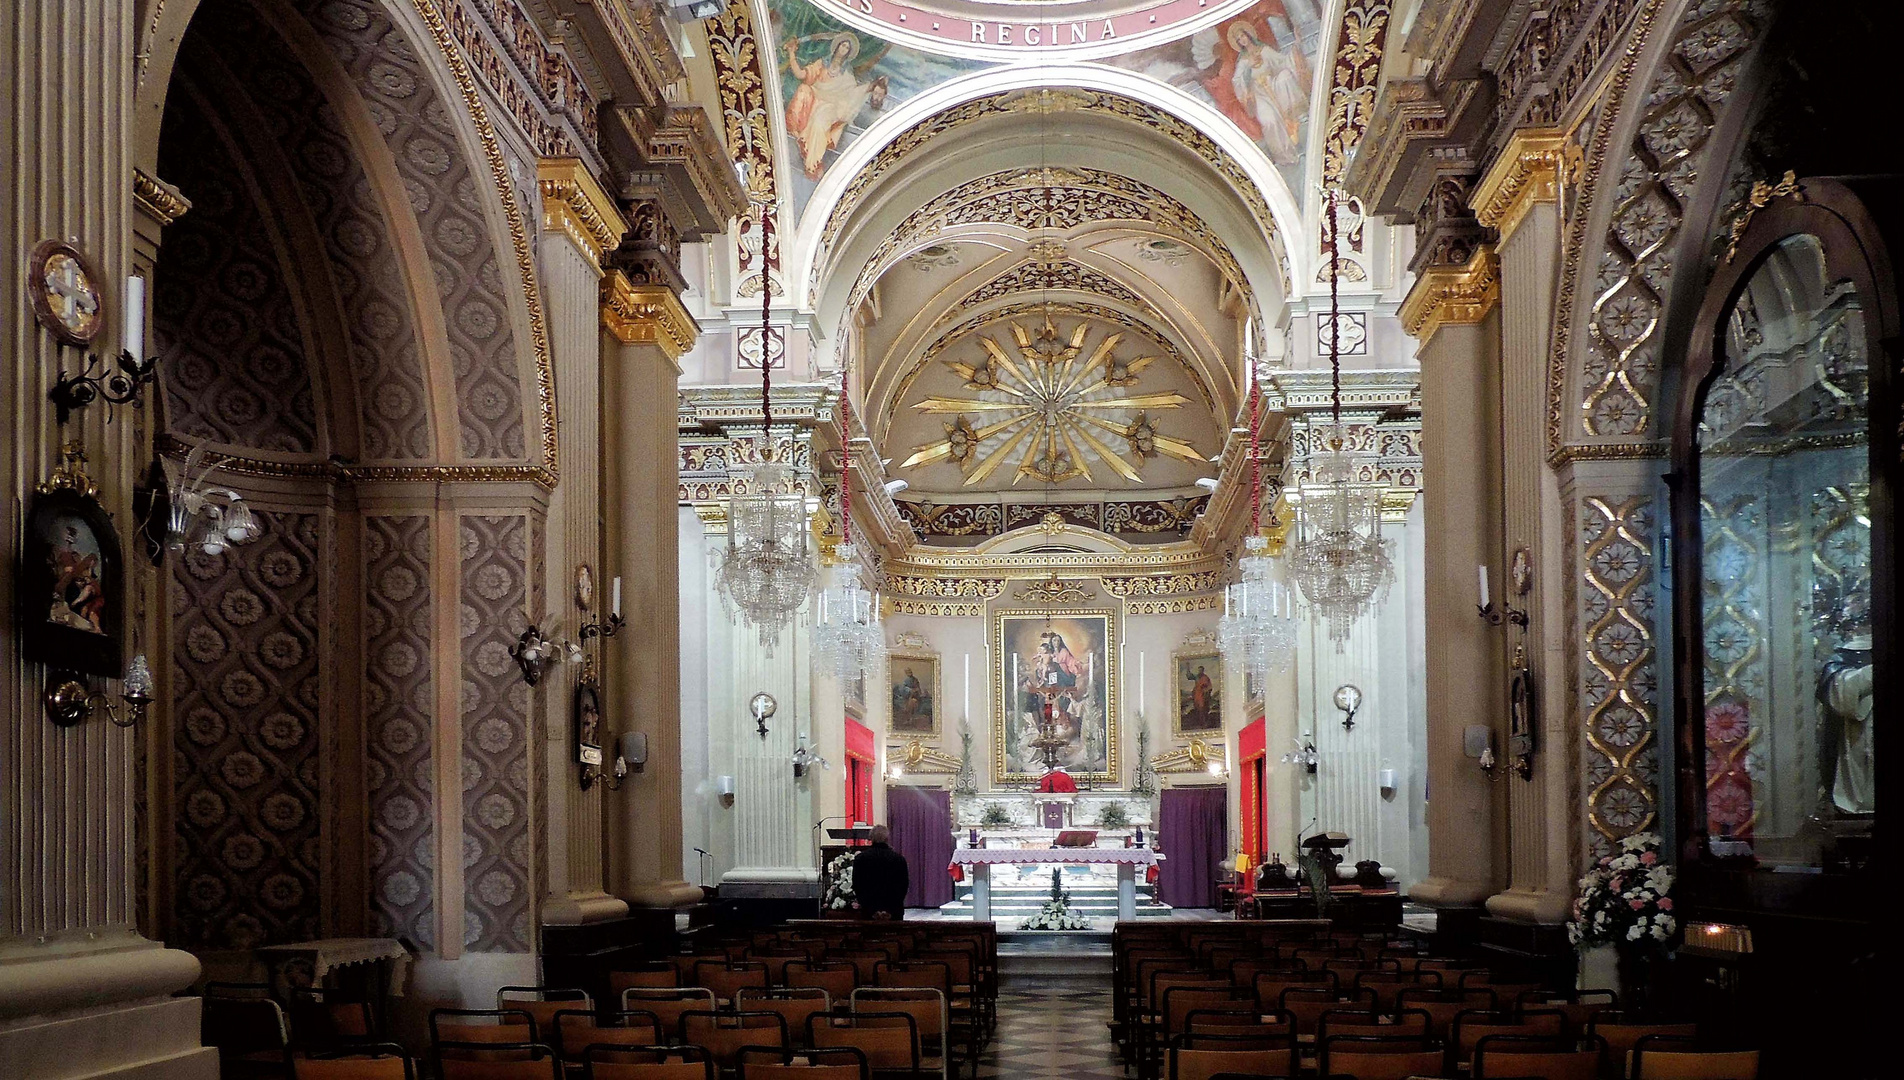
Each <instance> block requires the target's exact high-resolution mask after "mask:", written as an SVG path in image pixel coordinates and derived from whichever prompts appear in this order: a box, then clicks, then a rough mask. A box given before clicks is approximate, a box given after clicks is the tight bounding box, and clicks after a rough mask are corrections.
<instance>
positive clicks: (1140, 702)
mask: <svg viewBox="0 0 1904 1080" xmlns="http://www.w3.org/2000/svg"><path fill="white" fill-rule="evenodd" d="M1146 655H1147V654H1146V653H1144V652H1143V651H1142V650H1139V651H1138V653H1137V715H1139V716H1142V715H1144V657H1145V656H1146Z"/></svg>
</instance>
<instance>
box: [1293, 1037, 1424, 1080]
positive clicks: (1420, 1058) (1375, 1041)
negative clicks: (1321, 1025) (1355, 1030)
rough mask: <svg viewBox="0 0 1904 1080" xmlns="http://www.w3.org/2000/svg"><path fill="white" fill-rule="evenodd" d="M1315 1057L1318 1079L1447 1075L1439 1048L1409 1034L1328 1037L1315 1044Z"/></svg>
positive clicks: (1368, 1079) (1380, 1079)
mask: <svg viewBox="0 0 1904 1080" xmlns="http://www.w3.org/2000/svg"><path fill="white" fill-rule="evenodd" d="M1316 1055H1317V1056H1316V1075H1317V1076H1320V1077H1335V1076H1349V1077H1354V1078H1355V1080H1406V1078H1407V1077H1412V1076H1444V1075H1451V1074H1448V1073H1446V1072H1444V1069H1445V1067H1446V1065H1447V1057H1446V1055H1445V1054H1443V1053H1442V1052H1441V1050H1440V1049H1439V1048H1436V1047H1435V1046H1433V1044H1431V1043H1429V1042H1427V1041H1426V1040H1423V1039H1418V1038H1415V1037H1413V1036H1409V1035H1403V1036H1395V1037H1391V1036H1387V1035H1331V1036H1329V1037H1328V1038H1327V1039H1324V1040H1323V1041H1322V1042H1321V1043H1320V1044H1319V1046H1318V1048H1317V1050H1316Z"/></svg>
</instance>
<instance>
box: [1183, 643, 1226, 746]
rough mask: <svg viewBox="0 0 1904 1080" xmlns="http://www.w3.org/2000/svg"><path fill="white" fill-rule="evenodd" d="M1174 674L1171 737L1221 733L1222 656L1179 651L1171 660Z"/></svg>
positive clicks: (1213, 651)
mask: <svg viewBox="0 0 1904 1080" xmlns="http://www.w3.org/2000/svg"><path fill="white" fill-rule="evenodd" d="M1172 666H1173V667H1175V668H1176V672H1177V710H1176V719H1175V720H1174V722H1173V723H1172V724H1171V734H1173V735H1184V736H1188V735H1197V736H1209V735H1221V734H1222V733H1223V657H1222V656H1221V655H1220V654H1219V653H1217V652H1216V650H1214V649H1211V650H1207V651H1206V650H1197V651H1193V652H1181V653H1178V654H1176V656H1174V657H1172Z"/></svg>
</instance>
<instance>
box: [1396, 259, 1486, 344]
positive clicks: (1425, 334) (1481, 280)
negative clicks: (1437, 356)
mask: <svg viewBox="0 0 1904 1080" xmlns="http://www.w3.org/2000/svg"><path fill="white" fill-rule="evenodd" d="M1500 301H1501V258H1500V256H1499V255H1496V254H1495V253H1494V249H1493V248H1492V247H1488V246H1486V245H1483V246H1482V247H1480V248H1479V249H1477V250H1476V251H1475V253H1474V256H1473V258H1470V259H1469V260H1468V262H1467V265H1465V266H1435V267H1429V268H1427V269H1424V270H1422V271H1421V272H1420V273H1419V274H1417V275H1416V277H1415V285H1414V287H1413V288H1411V289H1409V290H1408V296H1407V298H1406V299H1404V300H1403V301H1402V310H1401V320H1402V330H1403V331H1404V332H1406V333H1407V334H1408V335H1409V336H1410V337H1412V338H1415V339H1416V340H1418V341H1420V342H1421V343H1422V344H1423V345H1426V344H1427V343H1428V339H1429V338H1431V337H1434V335H1435V331H1436V330H1439V329H1441V328H1442V327H1443V326H1447V325H1451V324H1452V325H1457V326H1458V325H1466V324H1471V323H1478V322H1480V321H1481V320H1482V319H1485V318H1487V313H1488V312H1490V311H1492V310H1494V305H1496V304H1498V303H1500Z"/></svg>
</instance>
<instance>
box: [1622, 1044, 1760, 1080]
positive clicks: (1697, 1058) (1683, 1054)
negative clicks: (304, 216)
mask: <svg viewBox="0 0 1904 1080" xmlns="http://www.w3.org/2000/svg"><path fill="white" fill-rule="evenodd" d="M1694 1045H1695V1044H1694V1043H1693V1041H1692V1040H1690V1039H1685V1038H1679V1037H1674V1036H1670V1035H1648V1036H1646V1037H1644V1038H1642V1039H1641V1040H1640V1041H1639V1043H1638V1045H1636V1046H1635V1047H1634V1048H1633V1076H1634V1078H1635V1080H1758V1075H1759V1052H1758V1051H1757V1050H1698V1049H1694Z"/></svg>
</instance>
